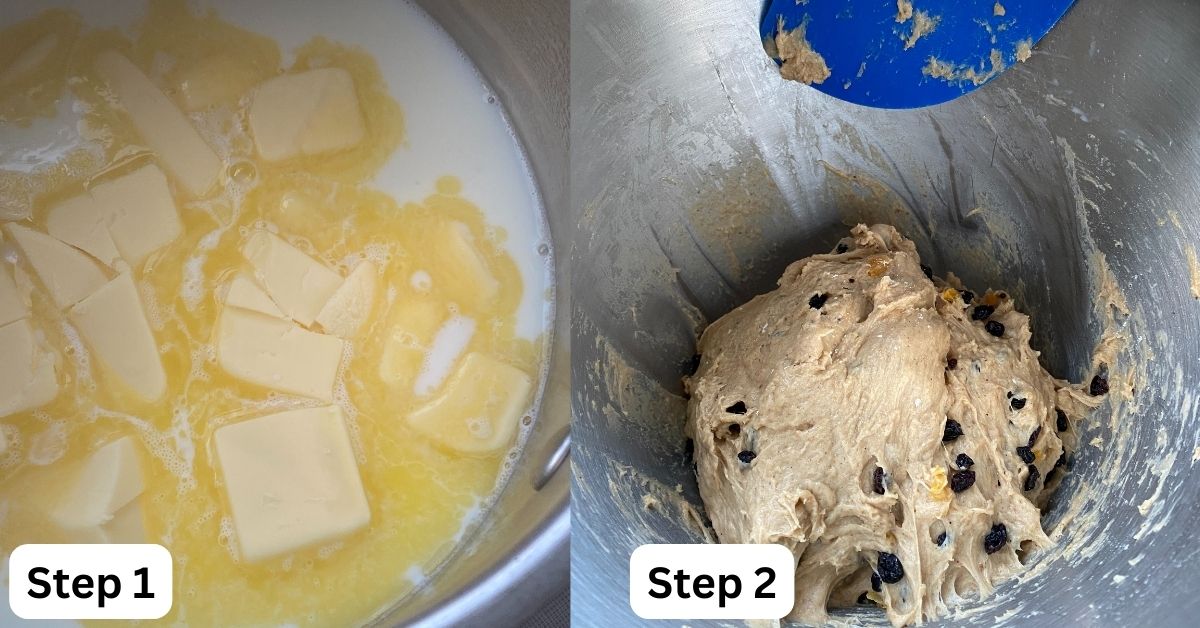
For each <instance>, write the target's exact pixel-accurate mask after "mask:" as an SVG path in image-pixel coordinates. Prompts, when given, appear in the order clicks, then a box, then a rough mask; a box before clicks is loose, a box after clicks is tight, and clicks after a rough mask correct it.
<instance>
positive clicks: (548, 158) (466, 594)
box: [377, 0, 574, 626]
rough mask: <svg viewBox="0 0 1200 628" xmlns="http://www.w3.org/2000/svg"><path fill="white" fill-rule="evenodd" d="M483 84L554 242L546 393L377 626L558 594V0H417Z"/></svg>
mask: <svg viewBox="0 0 1200 628" xmlns="http://www.w3.org/2000/svg"><path fill="white" fill-rule="evenodd" d="M417 4H419V5H420V6H421V7H422V8H423V9H425V11H426V12H427V13H429V14H430V15H431V16H432V17H433V18H434V19H435V20H437V21H438V22H439V23H440V24H441V25H442V27H443V28H445V29H446V31H447V32H448V33H449V34H450V36H451V37H452V38H454V40H455V41H456V42H458V44H459V46H460V47H461V48H462V49H463V51H464V52H465V53H466V54H467V56H469V57H470V58H471V61H472V62H473V63H474V64H475V66H476V68H478V69H479V72H480V73H481V74H482V75H483V77H484V79H485V80H486V81H487V82H488V83H489V84H490V86H491V87H492V89H493V90H494V92H495V93H496V94H497V96H498V97H499V99H500V103H501V104H502V105H503V106H504V108H505V111H506V113H507V114H508V118H509V121H510V122H511V123H512V126H513V129H514V131H515V132H516V134H517V136H518V138H519V139H520V141H521V143H522V145H523V147H524V149H525V155H526V157H527V158H528V160H529V164H530V167H531V168H532V170H533V174H534V178H535V179H536V183H537V188H538V191H539V193H540V194H541V199H542V203H543V206H544V208H545V211H546V219H547V222H548V224H549V227H550V235H551V240H552V242H553V244H554V247H555V273H554V279H555V284H556V285H555V302H556V303H557V307H556V311H555V320H554V328H553V331H552V332H551V333H552V334H553V338H556V339H558V341H556V342H553V343H552V344H551V346H552V355H551V356H550V362H549V365H548V370H547V373H548V376H547V377H548V378H547V382H546V391H545V394H544V396H543V398H542V401H541V405H540V408H539V409H538V415H537V416H538V418H537V421H536V423H535V424H534V428H533V431H532V432H531V433H530V435H529V439H528V441H527V442H526V445H525V449H524V453H523V457H522V459H521V460H520V461H519V463H518V464H517V466H516V471H515V472H514V473H513V476H512V477H511V478H510V479H509V481H508V483H507V485H506V486H505V488H504V490H503V491H502V492H501V493H500V495H499V496H498V498H497V502H496V504H495V506H494V507H493V509H492V511H491V513H490V514H489V516H488V518H487V520H486V522H485V523H484V524H483V527H482V528H481V529H480V530H478V531H477V532H476V533H475V538H474V540H473V541H471V542H470V547H469V548H468V549H467V551H464V552H460V553H459V555H458V556H456V557H455V558H454V559H452V560H451V561H449V562H448V563H447V564H446V565H445V567H444V568H443V569H442V570H441V571H440V572H439V573H438V574H437V576H436V577H435V579H434V583H433V584H434V586H433V588H432V589H430V590H429V592H428V593H427V594H425V595H422V596H420V597H417V598H414V599H410V600H406V601H405V602H404V603H403V604H401V605H400V606H398V607H397V608H396V609H394V610H393V611H392V612H390V613H388V614H387V615H385V616H384V617H382V618H380V620H379V621H378V622H377V623H378V624H379V625H400V624H403V625H406V626H484V625H487V626H520V625H523V624H524V622H525V621H526V620H527V619H528V617H529V616H530V615H531V614H533V613H535V612H537V611H538V610H539V609H540V608H541V607H542V606H543V605H545V604H546V603H547V602H548V601H550V600H551V598H553V596H555V595H556V594H559V593H560V592H561V589H562V588H563V587H564V586H565V585H566V582H567V579H568V571H567V570H568V553H569V551H570V549H569V535H570V526H571V519H570V512H569V508H568V505H569V501H568V500H569V497H570V495H569V493H570V489H569V482H570V480H569V479H568V473H567V466H566V465H565V464H563V463H564V462H565V460H566V456H567V446H568V445H567V439H568V433H569V422H570V411H569V409H568V404H569V389H570V385H571V381H570V373H569V372H568V370H567V362H568V355H569V349H570V348H569V346H568V343H567V337H568V336H567V329H568V327H567V326H568V324H569V319H568V316H569V314H570V313H569V310H568V308H567V305H566V304H567V303H569V295H570V274H569V273H568V262H569V256H568V254H567V253H568V244H569V242H570V238H571V233H572V231H571V230H572V229H573V227H574V225H572V224H571V221H570V220H569V214H568V205H567V203H568V192H567V186H568V181H569V173H568V171H567V161H568V155H567V139H568V138H567V120H568V118H567V83H568V73H567V71H568V65H567V58H568V46H567V36H568V18H569V12H568V9H567V2H566V0H492V1H491V2H474V1H472V0H423V1H422V0H419V1H418V3H417Z"/></svg>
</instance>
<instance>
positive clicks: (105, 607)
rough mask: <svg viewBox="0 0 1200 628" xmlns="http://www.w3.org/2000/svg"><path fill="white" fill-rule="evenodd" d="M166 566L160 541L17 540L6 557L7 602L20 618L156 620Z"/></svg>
mask: <svg viewBox="0 0 1200 628" xmlns="http://www.w3.org/2000/svg"><path fill="white" fill-rule="evenodd" d="M172 567H173V565H172V562H171V553H170V552H168V551H167V549H166V548H165V547H163V546H161V545H22V546H20V547H18V548H17V549H15V550H13V553H12V556H10V557H9V559H8V576H9V582H8V605H9V606H10V607H12V611H13V613H14V614H15V615H16V616H17V617H20V618H22V619H159V618H161V617H163V616H164V615H166V614H167V613H168V612H170V610H171V604H172V601H173V600H172V595H173V591H174V587H173V584H172V578H173V573H172Z"/></svg>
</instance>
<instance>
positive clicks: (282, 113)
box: [250, 68, 366, 161]
mask: <svg viewBox="0 0 1200 628" xmlns="http://www.w3.org/2000/svg"><path fill="white" fill-rule="evenodd" d="M250 131H251V133H252V134H253V135H254V145H255V146H256V147H257V148H258V154H259V155H261V156H262V157H263V159H266V160H268V161H279V160H282V159H288V158H290V157H296V156H298V155H316V154H319V153H324V152H329V151H334V150H340V149H345V148H350V147H353V146H355V145H356V144H358V143H359V142H361V141H362V139H363V136H364V135H365V133H366V127H365V126H364V124H363V118H362V112H361V111H360V109H359V106H358V96H357V95H356V94H355V91H354V79H353V78H352V77H351V76H350V73H349V72H346V71H345V70H343V69H341V68H321V69H317V70H309V71H307V72H298V73H295V74H284V75H282V76H277V77H275V78H273V79H270V80H268V81H266V82H264V83H262V84H261V85H259V86H258V89H256V90H255V91H254V96H253V101H252V102H251V103H250Z"/></svg>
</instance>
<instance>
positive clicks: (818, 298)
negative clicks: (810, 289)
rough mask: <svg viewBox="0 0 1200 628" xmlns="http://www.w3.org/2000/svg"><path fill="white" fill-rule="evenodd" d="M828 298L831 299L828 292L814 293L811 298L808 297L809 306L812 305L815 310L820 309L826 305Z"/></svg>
mask: <svg viewBox="0 0 1200 628" xmlns="http://www.w3.org/2000/svg"><path fill="white" fill-rule="evenodd" d="M828 299H829V293H828V292H822V293H821V294H814V295H812V296H811V297H809V299H808V307H811V308H812V309H814V310H819V309H821V308H822V307H825V301H826V300H828Z"/></svg>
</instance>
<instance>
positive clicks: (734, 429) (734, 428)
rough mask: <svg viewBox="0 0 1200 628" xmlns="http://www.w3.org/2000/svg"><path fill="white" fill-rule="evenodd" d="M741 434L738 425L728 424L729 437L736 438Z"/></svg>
mask: <svg viewBox="0 0 1200 628" xmlns="http://www.w3.org/2000/svg"><path fill="white" fill-rule="evenodd" d="M741 433H742V426H741V424H740V423H730V424H729V435H730V436H737V435H738V434H741Z"/></svg>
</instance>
